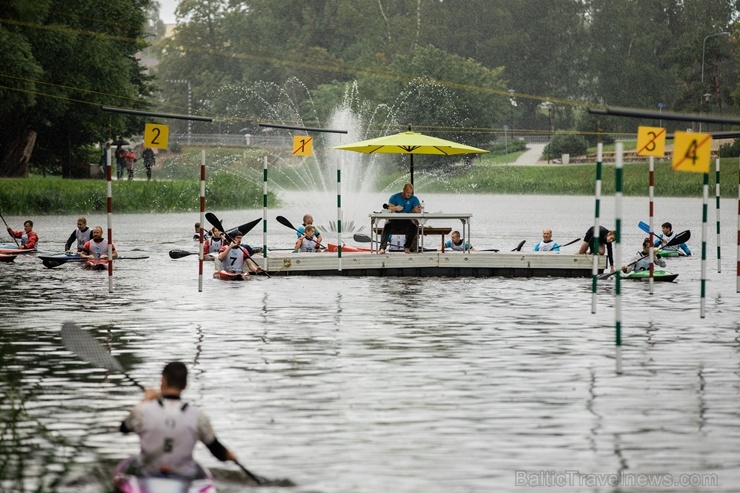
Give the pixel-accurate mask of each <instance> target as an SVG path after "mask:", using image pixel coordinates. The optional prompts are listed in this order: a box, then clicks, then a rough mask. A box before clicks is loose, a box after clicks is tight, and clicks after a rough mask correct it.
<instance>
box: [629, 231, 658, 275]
mask: <svg viewBox="0 0 740 493" xmlns="http://www.w3.org/2000/svg"><path fill="white" fill-rule="evenodd" d="M654 257H655V258H654V259H653V261H654V262H653V263H654V264H655V265H657V266H659V267H665V260H663V259H662V258H660V257H658V256H657V255H654ZM633 262H634V263H633ZM630 264H631V265H630ZM648 269H650V238H645V239H644V240H643V242H642V250H640V251H638V252H637V254H636V255H635V256H634V257H632V259H631V260H630V261H629V263H628V264H627V265H623V266H622V272H624V273H625V274H628V273H630V272H633V271H634V272H640V271H643V270H648Z"/></svg>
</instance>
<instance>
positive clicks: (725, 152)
mask: <svg viewBox="0 0 740 493" xmlns="http://www.w3.org/2000/svg"><path fill="white" fill-rule="evenodd" d="M719 157H740V139H735V141H734V142H733V143H732V144H722V145H721V146H719Z"/></svg>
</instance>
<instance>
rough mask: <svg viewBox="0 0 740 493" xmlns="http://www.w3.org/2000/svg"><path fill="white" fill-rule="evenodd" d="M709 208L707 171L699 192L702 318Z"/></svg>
mask: <svg viewBox="0 0 740 493" xmlns="http://www.w3.org/2000/svg"><path fill="white" fill-rule="evenodd" d="M708 209H709V173H704V185H703V186H702V194H701V281H700V284H701V289H700V299H699V317H700V318H704V313H705V310H706V306H707V211H708Z"/></svg>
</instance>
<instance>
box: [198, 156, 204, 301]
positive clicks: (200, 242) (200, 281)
mask: <svg viewBox="0 0 740 493" xmlns="http://www.w3.org/2000/svg"><path fill="white" fill-rule="evenodd" d="M205 214H206V151H205V150H202V151H201V155H200V238H198V292H199V293H200V292H202V291H203V236H204V235H203V231H204V229H203V225H204V224H205V223H206V215H205Z"/></svg>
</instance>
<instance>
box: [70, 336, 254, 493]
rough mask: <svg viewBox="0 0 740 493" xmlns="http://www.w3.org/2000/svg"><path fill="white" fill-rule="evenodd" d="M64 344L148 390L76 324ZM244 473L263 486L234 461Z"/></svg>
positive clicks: (77, 353) (81, 355)
mask: <svg viewBox="0 0 740 493" xmlns="http://www.w3.org/2000/svg"><path fill="white" fill-rule="evenodd" d="M62 343H63V344H64V346H65V347H66V348H67V349H69V350H70V351H72V352H73V353H75V354H76V355H77V356H79V357H80V358H81V359H83V360H84V361H86V362H88V363H90V364H91V365H93V366H97V367H98V368H104V369H106V370H108V371H110V372H112V373H118V374H120V375H123V376H124V377H125V378H126V380H128V381H129V382H131V383H132V384H134V385H136V386H137V387H139V388H140V389H141V390H144V391H145V390H146V389H145V388H144V386H143V385H141V384H140V383H139V382H138V381H136V380H135V379H134V378H133V377H131V376H130V375H129V374H128V373H126V370H124V369H123V367H122V366H121V363H119V362H118V360H117V359H116V358H115V357H114V356H112V355H111V354H110V353H108V351H107V350H106V349H105V346H103V345H102V344H101V343H100V342H99V341H97V340H96V339H95V338H94V337H93V336H91V335H90V333H89V332H87V331H84V330H82V329H81V328H80V327H79V326H78V325H77V324H76V323H74V322H64V323H63V324H62ZM234 463H236V465H237V466H239V468H241V470H242V471H244V473H245V474H246V475H247V476H249V479H251V480H252V481H254V482H255V483H257V484H258V485H261V484H262V481H261V480H260V479H259V478H258V477H257V476H255V475H254V474H252V473H251V472H249V470H247V468H246V467H244V466H243V465H241V464H240V463H239V461H234Z"/></svg>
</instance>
